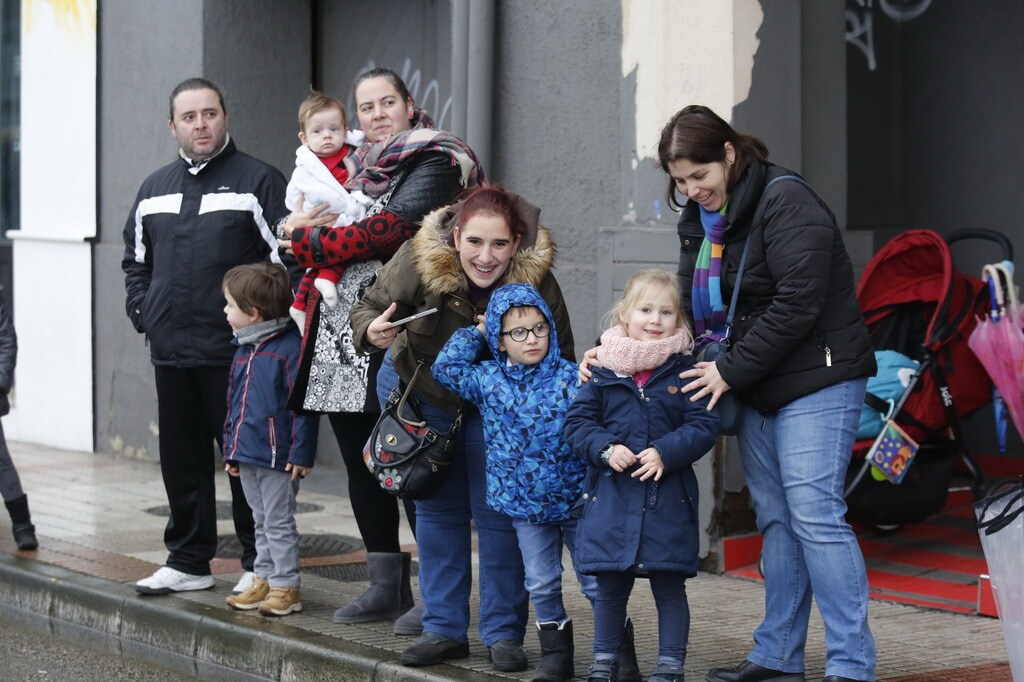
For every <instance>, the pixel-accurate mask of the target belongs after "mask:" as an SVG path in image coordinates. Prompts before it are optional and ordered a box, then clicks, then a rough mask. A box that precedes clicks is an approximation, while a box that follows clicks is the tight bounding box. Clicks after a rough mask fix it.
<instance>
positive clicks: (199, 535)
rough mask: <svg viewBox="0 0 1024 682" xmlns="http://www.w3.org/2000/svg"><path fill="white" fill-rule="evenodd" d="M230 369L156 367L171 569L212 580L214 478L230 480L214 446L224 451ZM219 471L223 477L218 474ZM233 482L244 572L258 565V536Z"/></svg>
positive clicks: (166, 539) (166, 541)
mask: <svg viewBox="0 0 1024 682" xmlns="http://www.w3.org/2000/svg"><path fill="white" fill-rule="evenodd" d="M229 371H230V368H228V367H186V368H178V367H156V396H157V415H158V417H157V418H158V420H159V426H160V471H161V473H162V474H163V479H164V489H165V490H166V491H167V502H168V504H169V505H170V507H171V514H170V518H169V519H168V520H167V529H166V530H165V531H164V544H165V545H167V551H168V552H169V554H168V557H167V565H168V566H169V567H171V568H173V569H176V570H178V571H182V572H184V573H189V574H192V575H209V574H210V560H211V559H213V557H214V554H215V553H216V551H217V512H216V497H215V487H214V480H215V479H214V475H222V476H227V474H226V473H224V472H223V471H221V467H218V466H217V463H216V462H215V460H214V450H213V442H214V441H217V445H218V446H223V438H224V420H225V418H226V417H227V400H228V397H227V395H228V373H229ZM217 472H220V473H219V474H217ZM228 478H229V480H230V481H231V512H232V513H231V515H232V518H233V519H234V522H235V534H236V535H237V536H238V540H239V541H240V542H241V543H242V568H243V569H245V570H246V571H251V570H252V568H253V564H254V562H255V561H256V531H255V525H254V523H253V519H252V510H251V509H250V508H249V504H248V503H247V502H246V501H245V493H244V492H242V483H241V481H240V480H239V479H237V478H235V477H234V476H228Z"/></svg>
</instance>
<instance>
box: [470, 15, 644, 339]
mask: <svg viewBox="0 0 1024 682" xmlns="http://www.w3.org/2000/svg"><path fill="white" fill-rule="evenodd" d="M497 10H498V16H497V33H498V36H497V54H496V57H495V83H494V92H495V102H494V147H493V155H494V159H495V161H494V163H493V164H492V168H491V170H490V175H491V178H492V179H493V180H495V181H497V182H500V183H502V184H503V185H505V186H507V187H509V188H510V189H513V190H515V191H516V192H519V193H520V194H522V195H523V196H525V197H526V198H527V199H529V200H530V201H532V202H533V203H535V204H537V205H538V206H540V207H541V210H542V212H541V222H542V223H544V224H545V225H546V226H548V227H549V228H551V230H552V231H553V233H554V236H555V239H556V240H557V243H558V246H559V255H558V264H557V269H556V274H557V277H558V281H559V284H560V285H561V287H562V290H563V292H564V294H565V299H566V302H567V304H568V307H569V310H570V311H571V315H572V320H573V332H574V335H575V337H576V344H577V350H578V352H582V350H584V349H586V348H588V347H590V346H591V345H593V342H594V340H595V339H596V335H597V329H598V325H597V320H598V318H599V317H600V316H601V314H602V313H603V312H604V311H603V310H599V309H598V307H597V297H596V296H595V292H596V289H597V263H598V261H599V258H598V257H597V235H598V231H599V230H600V229H601V228H602V227H611V226H616V225H620V224H621V223H622V220H623V214H624V213H625V210H624V208H623V207H624V205H625V203H626V202H625V197H624V194H625V193H626V192H627V190H624V187H628V183H626V182H624V179H625V178H624V176H623V170H624V168H623V166H624V164H627V163H628V155H627V151H628V150H625V149H623V148H622V143H621V140H622V139H623V134H622V131H623V130H625V129H627V128H626V127H624V123H623V117H624V116H625V117H628V116H630V112H629V107H630V106H631V105H632V100H631V99H630V98H629V97H628V93H624V91H623V88H624V85H625V84H624V83H623V79H622V75H621V65H620V56H619V46H620V44H621V35H622V28H621V21H622V17H621V8H620V4H619V2H617V1H615V0H596V1H594V2H586V3H572V2H559V3H551V2H544V1H541V0H509V1H506V2H500V3H498V7H497ZM624 108H625V109H626V110H625V111H624Z"/></svg>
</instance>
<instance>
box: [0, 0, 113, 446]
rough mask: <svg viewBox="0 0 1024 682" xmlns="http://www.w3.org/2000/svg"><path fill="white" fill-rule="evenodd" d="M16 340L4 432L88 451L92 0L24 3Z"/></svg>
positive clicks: (93, 146)
mask: <svg viewBox="0 0 1024 682" xmlns="http://www.w3.org/2000/svg"><path fill="white" fill-rule="evenodd" d="M21 64H22V72H21V224H20V226H19V227H20V229H18V230H16V231H11V232H9V233H8V236H9V237H10V238H11V239H12V240H13V241H14V248H13V261H14V268H13V269H14V278H13V279H14V293H15V301H14V309H15V326H16V328H17V331H18V337H19V342H20V343H19V351H20V352H19V355H18V366H17V370H16V381H15V388H14V391H13V393H12V395H11V398H12V401H11V402H12V411H11V414H10V416H9V417H6V418H5V419H4V429H5V430H6V431H7V434H8V437H9V438H12V439H17V440H24V441H29V442H35V443H44V444H47V445H55V446H58V447H63V448H68V449H73V450H92V446H93V411H92V404H93V399H92V354H93V343H92V335H91V333H90V331H91V321H92V287H91V280H90V271H91V265H90V244H89V241H88V240H90V239H92V238H93V237H94V236H95V235H96V192H95V187H96V138H95V136H94V135H93V131H94V130H95V129H96V2H95V0H92V1H88V0H87V1H84V2H78V3H73V4H67V3H64V4H58V3H33V2H23V3H22V32H21Z"/></svg>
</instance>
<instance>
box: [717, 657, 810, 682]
mask: <svg viewBox="0 0 1024 682" xmlns="http://www.w3.org/2000/svg"><path fill="white" fill-rule="evenodd" d="M704 679H705V680H707V682H804V674H803V673H786V672H782V671H781V670H772V669H771V668H762V667H761V666H759V665H758V664H756V663H751V662H750V661H743V662H742V663H740V664H739V665H738V666H736V667H735V668H715V669H714V670H709V671H708V674H707V675H706V676H705V677H704Z"/></svg>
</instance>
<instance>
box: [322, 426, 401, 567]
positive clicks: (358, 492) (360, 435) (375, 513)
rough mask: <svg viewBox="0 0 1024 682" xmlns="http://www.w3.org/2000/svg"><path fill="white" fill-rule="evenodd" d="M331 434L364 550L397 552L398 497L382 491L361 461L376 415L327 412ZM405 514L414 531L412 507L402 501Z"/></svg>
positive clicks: (399, 520)
mask: <svg viewBox="0 0 1024 682" xmlns="http://www.w3.org/2000/svg"><path fill="white" fill-rule="evenodd" d="M328 419H330V421H331V429H333V430H334V437H335V438H337V439H338V448H339V449H340V450H341V457H342V460H344V462H345V471H346V472H347V473H348V497H349V501H350V502H351V503H352V513H354V514H355V516H356V525H358V526H359V534H360V535H361V536H362V538H363V544H364V545H366V551H367V552H388V553H394V552H398V551H401V549H400V545H399V542H398V524H399V523H400V522H401V517H400V515H399V513H398V500H397V499H396V498H395V497H393V496H392V495H391V494H390V493H388V492H385V491H384V489H383V488H381V487H380V484H379V483H377V479H375V478H374V477H373V474H371V473H370V470H369V469H367V468H366V464H365V463H364V462H363V446H364V445H365V444H366V441H367V439H368V438H369V437H370V432H371V431H373V425H374V424H376V423H377V415H375V414H362V413H349V412H332V413H329V414H328ZM403 502H404V505H405V515H406V518H408V519H409V525H410V526H411V527H412V532H413V535H415V534H416V506H415V504H414V503H413V502H412V501H411V500H403Z"/></svg>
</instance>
